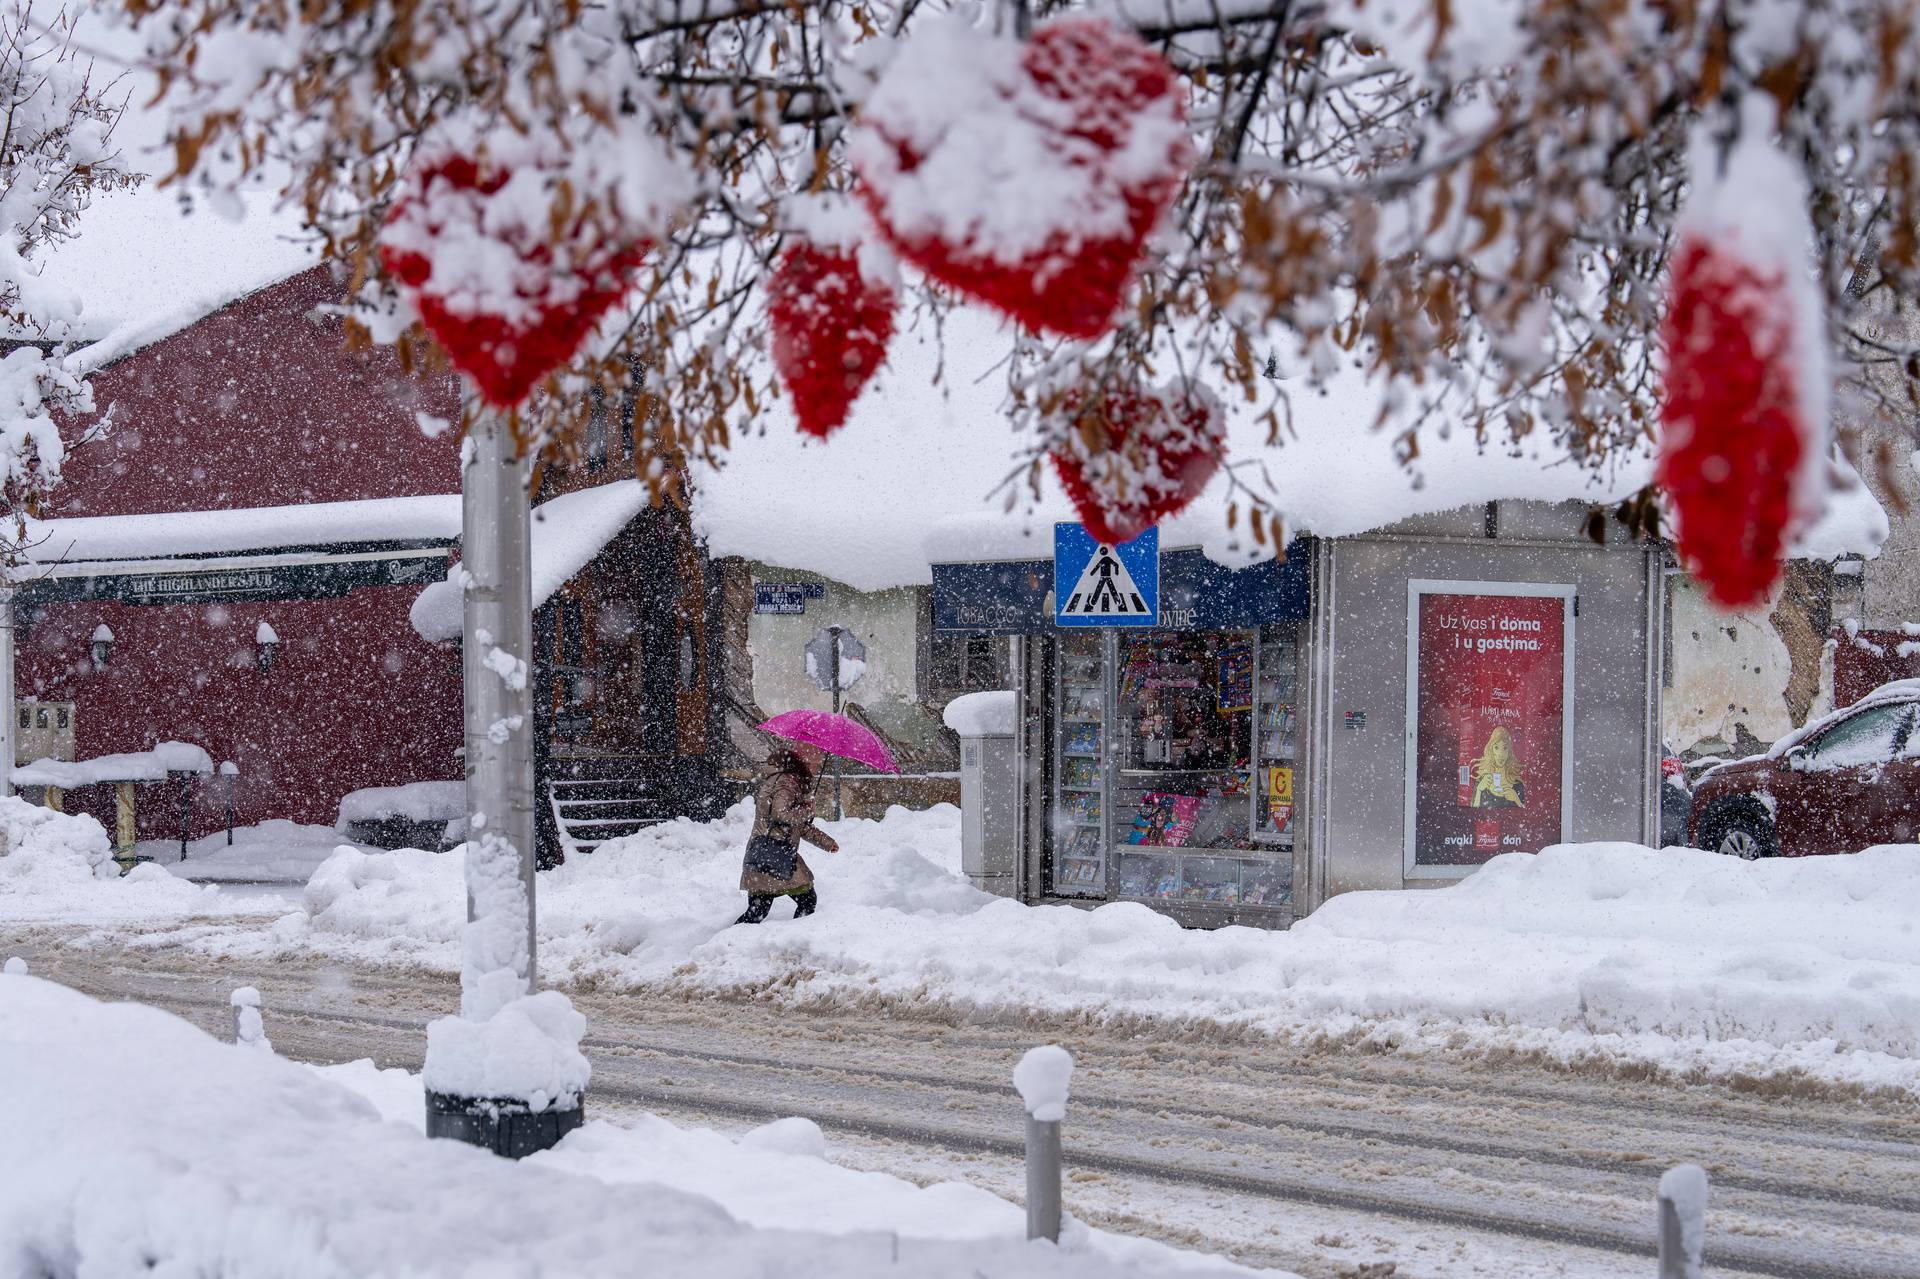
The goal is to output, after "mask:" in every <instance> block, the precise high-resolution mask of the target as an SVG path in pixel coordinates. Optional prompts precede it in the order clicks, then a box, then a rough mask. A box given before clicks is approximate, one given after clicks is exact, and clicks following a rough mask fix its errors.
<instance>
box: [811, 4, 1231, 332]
mask: <svg viewBox="0 0 1920 1279" xmlns="http://www.w3.org/2000/svg"><path fill="white" fill-rule="evenodd" d="M1181 95H1182V90H1181V87H1180V81H1179V79H1178V78H1177V77H1176V76H1175V75H1174V73H1173V69H1172V68H1171V67H1169V66H1168V65H1167V63H1166V60H1165V59H1164V58H1162V57H1161V56H1160V55H1159V54H1158V53H1156V52H1154V50H1153V49H1151V48H1149V47H1148V46H1147V45H1145V44H1143V43H1142V42H1141V41H1140V40H1139V39H1137V38H1136V37H1134V36H1133V35H1132V34H1131V33H1128V32H1125V31H1121V30H1118V29H1116V28H1115V27H1114V26H1113V25H1112V24H1111V23H1109V22H1108V21H1107V20H1106V19H1104V18H1099V17H1093V16H1089V15H1086V14H1071V15H1067V16H1064V17H1059V18H1054V19H1052V20H1050V21H1048V22H1044V23H1042V24H1040V25H1039V26H1038V27H1037V28H1036V29H1035V31H1034V34H1033V39H1032V40H1031V41H1029V42H1026V43H1024V44H1023V43H1021V42H1020V41H1018V40H1013V39H1009V38H1002V37H996V36H994V35H991V34H989V33H987V32H984V31H981V30H978V29H976V28H975V27H974V26H973V25H972V24H971V23H970V22H969V21H968V20H967V19H966V18H965V17H964V16H962V15H959V14H954V15H949V16H947V17H944V18H941V19H940V20H938V21H933V22H928V23H925V24H923V25H921V26H920V27H919V28H918V29H916V31H915V32H914V34H913V35H912V37H911V38H910V39H909V40H908V41H907V42H906V44H905V45H904V47H903V48H902V49H901V50H900V52H899V54H898V55H897V56H896V57H895V58H894V60H893V62H892V64H891V65H890V66H888V68H887V70H886V73H885V75H884V76H883V77H882V78H881V80H880V82H879V84H877V85H876V86H875V87H874V90H873V92H872V94H870V95H869V96H868V98H867V100H866V101H865V102H864V103H863V104H862V105H861V111H860V118H859V120H858V122H857V123H856V125H855V127H854V131H853V137H852V142H851V146H850V149H849V154H850V155H851V157H852V159H853V163H854V167H855V169H856V170H857V172H858V174H859V177H860V184H859V188H858V190H859V194H860V197H861V199H862V200H863V201H864V202H865V204H866V205H867V208H868V209H869V210H870V211H871V212H872V214H873V216H874V219H875V221H876V222H878V223H879V225H880V227H881V229H882V231H883V232H884V233H885V235H886V237H887V239H888V241H889V242H890V243H891V244H892V245H893V247H894V249H895V251H896V252H898V253H899V254H900V256H901V257H903V258H905V259H906V260H907V261H909V262H911V263H913V264H914V265H915V266H917V267H919V268H920V269H921V270H922V271H925V272H926V273H927V274H928V275H929V276H931V277H933V278H934V279H936V280H938V281H940V282H941V283H943V284H946V285H949V286H951V287H952V288H954V289H956V290H958V291H959V292H961V293H964V294H966V295H968V296H970V297H973V298H976V299H978V300H980V301H982V302H986V303H988V304H989V305H991V306H994V307H996V308H998V309H999V310H1001V311H1002V312H1004V313H1005V314H1007V315H1008V316H1011V317H1012V318H1013V319H1015V320H1017V321H1019V322H1020V323H1021V324H1023V325H1026V326H1027V327H1028V328H1030V329H1036V330H1042V331H1045V332H1049V333H1055V334H1059V335H1061V336H1064V337H1071V338H1093V337H1098V336H1099V335H1100V334H1102V333H1105V332H1106V331H1107V330H1108V329H1110V328H1112V327H1113V323H1114V314H1115V312H1116V311H1117V310H1118V308H1119V306H1120V303H1121V299H1122V297H1123V295H1124V294H1125V292H1126V290H1127V286H1128V285H1129V284H1130V283H1131V282H1132V280H1133V278H1134V275H1135V273H1136V272H1137V270H1138V268H1139V264H1140V261H1141V258H1142V257H1143V256H1144V254H1145V250H1146V242H1147V237H1148V235H1149V234H1151V232H1152V231H1153V228H1154V226H1155V224H1156V223H1158V222H1159V220H1160V217H1161V215H1162V214H1163V213H1164V212H1165V211H1166V209H1167V206H1168V205H1169V204H1171V203H1172V202H1173V199H1174V197H1175V195H1177V194H1178V192H1179V190H1180V184H1181V182H1182V181H1183V179H1184V178H1185V176H1186V172H1187V169H1188V168H1189V167H1190V166H1191V164H1192V163H1193V157H1194V146H1193V139H1192V137H1191V135H1190V134H1189V133H1188V131H1187V126H1186V119H1185V112H1184V109H1183V106H1182V101H1181Z"/></svg>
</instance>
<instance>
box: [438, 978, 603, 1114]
mask: <svg viewBox="0 0 1920 1279" xmlns="http://www.w3.org/2000/svg"><path fill="white" fill-rule="evenodd" d="M586 1033H587V1019H586V1018H585V1017H583V1016H581V1015H580V1014H579V1013H578V1012H575V1011H574V1007H573V1003H572V1002H571V1001H570V1000H569V999H568V998H567V997H566V996H565V995H563V994H561V993H560V992H559V991H557V990H543V991H540V992H539V993H538V994H534V995H523V996H521V997H520V998H519V999H516V1000H514V1001H512V1002H511V1003H509V1004H507V1005H505V1006H504V1007H502V1008H500V1009H499V1010H498V1011H497V1012H495V1013H494V1014H493V1016H491V1017H489V1018H488V1019H487V1020H486V1021H469V1020H467V1019H466V1018H465V1017H437V1018H435V1019H434V1020H433V1021H430V1022H428V1023H427V1062H426V1071H425V1078H426V1084H427V1087H428V1088H430V1089H432V1090H433V1091H434V1092H437V1093H443V1094H445V1095H447V1096H450V1097H466V1098H471V1099H474V1100H496V1099H497V1100H507V1099H511V1100H516V1101H525V1102H526V1103H528V1109H530V1110H533V1111H535V1112H536V1113H537V1112H539V1111H543V1110H545V1109H546V1108H547V1107H548V1106H549V1105H552V1106H557V1107H559V1108H560V1109H562V1110H571V1109H572V1108H573V1107H575V1106H577V1105H579V1104H580V1094H582V1093H584V1092H585V1091H586V1090H587V1079H588V1076H589V1074H590V1073H591V1072H590V1070H589V1068H588V1066H587V1059H586V1057H584V1056H583V1055H581V1052H580V1039H581V1037H582V1036H584V1035H585V1034H586Z"/></svg>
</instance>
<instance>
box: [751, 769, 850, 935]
mask: <svg viewBox="0 0 1920 1279" xmlns="http://www.w3.org/2000/svg"><path fill="white" fill-rule="evenodd" d="M824 758H825V752H823V751H822V750H821V749H820V748H819V747H818V746H815V745H813V744H812V743H810V742H794V743H792V744H791V745H786V746H781V747H779V748H778V749H776V750H775V751H774V752H773V753H772V754H771V755H769V756H768V757H767V763H766V767H765V769H764V771H763V772H762V774H761V777H760V782H759V784H758V785H757V786H755V787H754V791H753V835H752V837H751V838H749V839H748V840H747V855H746V859H745V862H744V864H743V865H742V866H741V868H740V887H741V888H742V889H744V890H745V891H746V894H747V909H746V911H745V912H744V913H743V914H742V915H741V916H740V918H739V919H737V920H735V921H734V922H735V923H737V924H757V923H759V922H760V921H761V920H763V919H765V918H766V917H767V912H768V911H770V910H772V909H773V899H774V898H776V897H791V898H793V917H794V918H795V919H800V918H803V917H804V916H807V915H811V914H813V910H814V907H815V906H817V905H819V900H820V899H819V898H818V897H817V896H816V895H815V893H814V891H813V870H812V869H811V868H810V867H809V866H808V865H807V860H806V858H804V857H802V856H800V841H801V840H803V839H804V840H806V841H807V842H808V843H809V844H812V845H814V846H815V847H816V848H824V849H826V850H827V851H828V852H830V853H832V852H838V851H839V848H840V845H839V844H837V843H835V842H834V839H833V836H831V835H829V834H827V833H826V832H825V831H823V830H821V829H820V828H819V827H818V826H815V825H814V824H813V788H814V783H815V782H816V781H817V780H818V779H819V777H820V764H821V761H822V760H823V759H824Z"/></svg>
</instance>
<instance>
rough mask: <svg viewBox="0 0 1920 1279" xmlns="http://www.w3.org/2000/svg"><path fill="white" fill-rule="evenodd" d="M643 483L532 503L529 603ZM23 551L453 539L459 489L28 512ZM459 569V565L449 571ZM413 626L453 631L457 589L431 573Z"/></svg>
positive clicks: (58, 562) (612, 527) (579, 559)
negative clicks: (46, 516) (107, 511)
mask: <svg viewBox="0 0 1920 1279" xmlns="http://www.w3.org/2000/svg"><path fill="white" fill-rule="evenodd" d="M647 501H648V494H647V486H646V485H644V484H642V483H641V482H640V481H638V480H616V481H614V482H613V483H611V484H602V485H599V486H597V487H595V488H590V489H582V490H580V491H579V492H575V493H567V494H563V495H562V496H560V497H556V498H553V499H551V500H549V501H546V502H542V503H541V504H540V505H538V506H536V507H534V509H533V545H532V561H533V562H532V576H533V606H534V607H535V608H538V607H540V605H542V604H544V603H546V601H547V600H548V599H549V598H550V597H551V596H552V595H553V593H554V592H555V591H557V590H559V589H560V588H561V587H562V586H564V585H565V584H566V583H567V581H568V580H569V579H570V578H572V577H573V576H574V575H575V574H577V573H579V572H580V570H581V569H583V568H585V567H586V566H587V564H588V563H589V562H590V561H591V560H592V559H593V557H594V556H596V555H598V554H599V553H600V552H601V550H602V549H604V548H605V546H606V545H607V543H608V542H610V541H612V540H613V539H614V538H615V537H616V536H618V534H619V533H620V530H622V529H624V528H625V527H626V526H627V525H628V524H630V523H632V522H633V519H634V517H635V516H637V515H638V514H639V513H640V512H641V510H642V509H644V508H645V507H646V505H647ZM27 534H28V538H29V540H30V543H31V544H30V546H29V548H28V557H29V559H30V560H31V561H32V563H33V564H35V565H36V566H38V567H39V568H40V570H41V571H42V572H49V573H53V574H63V573H74V572H79V571H89V572H96V573H97V572H99V571H100V569H101V567H102V566H103V565H108V566H111V565H115V564H124V563H126V562H128V561H151V560H159V559H167V558H170V557H174V556H188V555H244V554H249V553H258V552H264V551H278V550H285V549H289V548H293V547H310V546H314V547H325V546H341V545H347V544H365V543H384V542H426V543H435V542H440V543H448V544H451V543H452V542H453V541H454V540H455V539H456V538H458V537H459V536H460V495H459V494H457V493H447V494H438V495H435V496H431V497H384V498H369V499H366V500H364V501H358V502H315V503H313V504H311V505H308V506H261V507H250V508H243V509H240V510H228V511H174V512H165V513H161V514H152V515H89V516H82V517H79V518H75V519H65V520H31V521H29V522H28V526H27ZM456 571H457V570H456ZM413 619H414V627H415V629H416V630H418V631H419V632H420V634H422V635H423V636H425V637H426V638H428V639H432V640H443V639H452V638H454V637H455V636H457V635H459V633H460V590H459V587H458V585H457V584H455V583H453V582H450V581H446V582H435V583H433V584H432V585H430V586H428V587H426V588H425V589H424V590H422V591H421V593H420V598H419V599H417V600H416V601H415V602H414V605H413Z"/></svg>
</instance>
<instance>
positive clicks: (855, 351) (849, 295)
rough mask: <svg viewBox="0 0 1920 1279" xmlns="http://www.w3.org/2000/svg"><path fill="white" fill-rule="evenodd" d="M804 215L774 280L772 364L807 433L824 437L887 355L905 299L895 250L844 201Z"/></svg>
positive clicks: (819, 205) (801, 211)
mask: <svg viewBox="0 0 1920 1279" xmlns="http://www.w3.org/2000/svg"><path fill="white" fill-rule="evenodd" d="M790 216H793V217H794V218H795V219H796V221H797V222H799V223H800V229H799V230H797V231H796V233H795V237H794V239H793V241H792V242H791V243H790V244H789V245H788V247H787V249H786V250H785V252H783V253H782V254H781V255H780V261H779V264H778V265H777V266H775V268H774V273H773V280H772V282H771V283H769V284H768V286H767V318H768V322H769V326H770V328H771V329H772V333H773V366H774V368H775V369H776V370H777V371H778V372H779V374H780V381H781V383H782V385H784V386H785V387H786V388H787V393H788V394H789V395H791V396H792V397H793V411H794V416H795V418H796V419H798V421H799V424H800V429H801V430H802V431H804V432H806V433H807V434H808V435H814V436H818V437H819V438H821V439H825V438H826V437H827V435H828V434H829V433H830V432H832V431H833V430H835V429H836V428H837V427H839V426H841V425H842V424H843V423H845V422H846V420H847V414H848V412H849V411H850V410H851V409H852V408H853V402H854V400H856V399H858V398H859V395H860V392H861V390H862V388H864V387H865V386H866V384H867V383H868V382H869V381H870V380H871V379H872V378H873V375H874V373H875V372H876V371H878V370H879V368H880V364H881V361H883V360H884V359H886V355H887V343H888V342H890V341H892V339H893V316H894V311H895V309H896V307H897V306H898V300H897V298H896V289H895V274H896V273H895V270H894V266H893V256H892V254H890V253H888V252H887V251H886V249H885V248H884V246H881V245H878V244H874V243H872V241H871V237H867V238H868V243H867V244H866V245H864V246H863V245H861V243H860V240H861V238H862V237H861V235H860V230H861V228H860V225H859V218H858V215H857V214H856V213H855V212H854V210H853V209H852V208H851V206H849V205H847V204H846V202H845V201H841V200H835V201H833V202H831V203H828V202H825V201H809V202H806V203H805V204H804V205H802V206H800V207H797V208H795V209H793V210H790Z"/></svg>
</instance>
